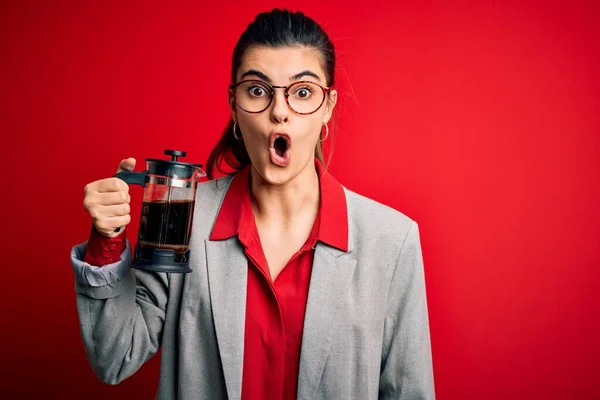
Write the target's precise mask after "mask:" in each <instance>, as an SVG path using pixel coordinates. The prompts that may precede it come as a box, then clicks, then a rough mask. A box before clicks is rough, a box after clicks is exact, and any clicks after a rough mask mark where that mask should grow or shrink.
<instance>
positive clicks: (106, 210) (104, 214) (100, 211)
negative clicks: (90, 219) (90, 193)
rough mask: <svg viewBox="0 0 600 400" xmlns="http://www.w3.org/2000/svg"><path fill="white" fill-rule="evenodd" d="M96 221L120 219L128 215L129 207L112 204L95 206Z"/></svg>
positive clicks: (126, 204)
mask: <svg viewBox="0 0 600 400" xmlns="http://www.w3.org/2000/svg"><path fill="white" fill-rule="evenodd" d="M94 211H95V216H96V218H97V219H99V220H100V219H106V218H112V217H121V216H123V215H127V214H129V212H130V211H131V207H130V206H129V204H128V203H123V204H114V205H111V206H97V208H96V209H95V210H94Z"/></svg>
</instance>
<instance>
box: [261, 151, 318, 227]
mask: <svg viewBox="0 0 600 400" xmlns="http://www.w3.org/2000/svg"><path fill="white" fill-rule="evenodd" d="M250 176H251V193H252V210H253V212H254V215H255V218H256V219H257V220H263V221H269V222H282V223H284V224H285V225H287V224H286V222H289V221H293V220H294V219H296V218H297V217H299V216H302V215H305V214H306V213H310V214H312V213H314V212H315V210H317V209H318V207H319V175H318V174H317V170H316V167H315V164H314V162H309V163H308V164H307V165H306V166H305V167H304V168H303V169H302V171H300V173H299V174H298V175H297V176H296V177H294V178H293V179H291V180H290V181H289V182H286V183H285V184H283V185H272V184H270V183H268V182H267V181H265V180H264V178H263V177H262V176H261V175H260V174H259V173H258V172H257V171H256V170H255V169H254V167H252V169H251V172H250Z"/></svg>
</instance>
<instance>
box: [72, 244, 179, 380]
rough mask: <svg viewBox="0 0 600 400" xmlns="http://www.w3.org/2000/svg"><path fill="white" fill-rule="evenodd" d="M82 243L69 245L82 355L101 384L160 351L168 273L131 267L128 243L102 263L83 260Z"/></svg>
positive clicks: (132, 370)
mask: <svg viewBox="0 0 600 400" xmlns="http://www.w3.org/2000/svg"><path fill="white" fill-rule="evenodd" d="M85 248H86V242H84V243H82V244H80V245H77V246H75V247H73V248H72V250H71V264H72V267H73V272H74V274H75V292H76V301H77V313H78V316H79V327H80V334H81V338H82V340H83V344H84V349H85V354H86V357H87V359H88V361H89V363H90V365H91V367H92V369H93V371H94V373H95V374H96V376H97V377H98V378H99V379H100V380H101V381H102V382H104V383H107V384H112V385H114V384H117V383H119V382H121V381H123V380H124V379H126V378H128V377H129V376H131V375H133V374H134V373H135V372H136V371H137V370H138V369H139V368H140V367H141V366H142V365H143V364H144V363H145V362H146V361H147V360H149V359H150V358H152V357H153V356H154V355H155V354H156V353H157V351H158V349H159V346H160V343H161V340H162V333H163V327H164V321H165V314H166V306H167V300H168V286H169V282H168V277H167V274H165V273H150V272H146V271H141V270H138V269H133V268H130V267H129V265H130V264H131V248H130V244H129V241H127V247H126V250H125V251H124V252H123V253H122V254H121V257H120V260H119V261H117V262H115V263H113V264H110V265H107V266H104V267H102V268H99V267H96V266H91V265H89V264H87V263H86V262H85V261H83V259H84V254H85Z"/></svg>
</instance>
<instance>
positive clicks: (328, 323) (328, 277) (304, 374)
mask: <svg viewBox="0 0 600 400" xmlns="http://www.w3.org/2000/svg"><path fill="white" fill-rule="evenodd" d="M355 266H356V260H355V259H353V258H351V255H350V253H345V252H343V251H341V250H338V249H336V248H333V247H330V246H327V245H326V244H323V243H321V242H318V243H317V246H316V248H315V255H314V259H313V267H312V274H311V278H310V288H309V291H308V299H307V304H306V313H305V317H304V330H303V334H302V350H301V354H300V368H299V372H298V399H302V400H305V399H306V400H308V399H314V398H315V396H316V393H317V388H318V386H319V382H320V380H321V375H322V373H323V369H324V367H325V361H326V360H327V357H328V355H329V348H330V345H331V333H332V330H333V329H335V326H336V325H337V321H338V319H339V318H343V314H344V310H343V309H342V307H343V305H344V303H345V299H347V297H348V296H347V294H348V290H349V288H350V281H351V279H352V273H353V271H354V267H355Z"/></svg>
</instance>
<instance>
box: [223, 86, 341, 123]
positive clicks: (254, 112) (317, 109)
mask: <svg viewBox="0 0 600 400" xmlns="http://www.w3.org/2000/svg"><path fill="white" fill-rule="evenodd" d="M246 82H257V83H260V84H261V85H264V86H266V87H267V88H268V89H269V90H270V91H271V100H269V104H267V106H266V107H265V108H263V109H262V110H260V111H248V110H246V109H244V108H242V107H241V106H240V105H239V104H238V102H237V88H238V86H240V85H241V84H242V83H246ZM299 83H310V84H312V85H317V86H318V87H320V88H321V90H322V91H323V100H321V104H319V107H317V108H316V109H315V110H314V111H311V112H309V113H301V112H298V111H296V110H294V109H293V108H292V106H291V105H290V101H289V97H290V93H289V90H290V88H291V87H292V86H294V85H297V84H299ZM275 89H285V91H284V95H285V102H286V103H287V106H288V108H289V109H290V110H291V111H292V112H293V113H294V114H298V115H310V114H314V113H316V112H317V111H319V109H320V108H321V107H322V106H323V104H324V103H325V99H326V98H327V93H329V92H330V91H331V90H332V87H331V86H330V87H325V86H321V85H319V84H318V83H316V82H312V81H297V82H292V83H290V84H289V85H287V86H276V85H270V84H268V83H267V82H265V81H261V80H258V79H246V80H243V81H240V82H238V83H236V84H235V85H229V90H232V91H233V97H234V99H235V104H236V105H237V106H238V107H239V108H240V110H242V111H245V112H247V113H249V114H260V113H261V112H263V111H265V110H266V109H267V108H269V107H270V106H271V103H273V99H274V98H275Z"/></svg>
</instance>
